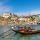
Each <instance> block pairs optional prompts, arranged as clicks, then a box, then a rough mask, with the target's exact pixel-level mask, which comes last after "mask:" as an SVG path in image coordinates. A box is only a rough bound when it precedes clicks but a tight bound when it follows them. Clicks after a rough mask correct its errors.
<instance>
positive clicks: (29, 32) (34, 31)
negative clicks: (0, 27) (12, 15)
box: [12, 27, 40, 34]
mask: <svg viewBox="0 0 40 40" xmlns="http://www.w3.org/2000/svg"><path fill="white" fill-rule="evenodd" d="M12 30H13V31H15V32H17V33H21V34H35V33H40V30H35V29H32V28H30V27H29V29H26V28H24V27H21V29H18V30H14V29H12Z"/></svg>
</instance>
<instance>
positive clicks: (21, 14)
mask: <svg viewBox="0 0 40 40" xmlns="http://www.w3.org/2000/svg"><path fill="white" fill-rule="evenodd" d="M15 14H17V15H19V16H28V15H36V14H40V10H31V11H27V12H16V13H15Z"/></svg>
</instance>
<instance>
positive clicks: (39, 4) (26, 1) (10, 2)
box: [0, 0, 40, 15]
mask: <svg viewBox="0 0 40 40" xmlns="http://www.w3.org/2000/svg"><path fill="white" fill-rule="evenodd" d="M3 12H11V13H14V14H17V15H32V14H40V0H0V14H1V13H3Z"/></svg>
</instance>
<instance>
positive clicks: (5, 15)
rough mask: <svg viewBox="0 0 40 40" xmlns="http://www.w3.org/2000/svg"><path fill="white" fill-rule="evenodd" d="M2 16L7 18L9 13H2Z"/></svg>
mask: <svg viewBox="0 0 40 40" xmlns="http://www.w3.org/2000/svg"><path fill="white" fill-rule="evenodd" d="M2 16H3V17H4V18H8V17H9V16H10V13H9V12H6V13H3V15H2Z"/></svg>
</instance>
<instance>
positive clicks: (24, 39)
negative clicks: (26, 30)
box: [0, 25, 40, 40]
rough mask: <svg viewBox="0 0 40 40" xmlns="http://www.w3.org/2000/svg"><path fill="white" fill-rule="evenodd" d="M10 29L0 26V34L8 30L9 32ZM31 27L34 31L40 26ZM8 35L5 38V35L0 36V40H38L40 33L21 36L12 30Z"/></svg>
mask: <svg viewBox="0 0 40 40" xmlns="http://www.w3.org/2000/svg"><path fill="white" fill-rule="evenodd" d="M10 27H11V25H5V26H2V25H0V34H2V33H3V32H6V31H8V30H9V29H10V30H11V28H10ZM32 27H33V28H34V29H36V30H39V29H40V25H33V26H32ZM8 33H9V35H6V36H5V34H2V37H1V36H0V40H40V33H38V34H31V35H22V34H19V33H16V32H13V31H12V30H11V31H10V32H8ZM6 34H7V33H6Z"/></svg>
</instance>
